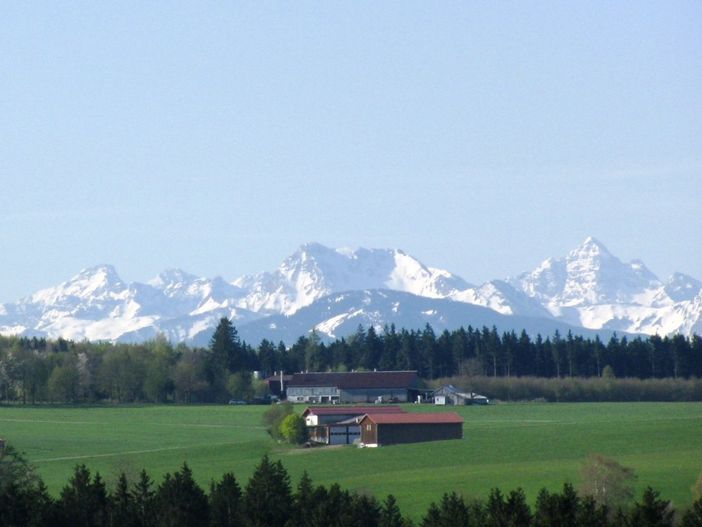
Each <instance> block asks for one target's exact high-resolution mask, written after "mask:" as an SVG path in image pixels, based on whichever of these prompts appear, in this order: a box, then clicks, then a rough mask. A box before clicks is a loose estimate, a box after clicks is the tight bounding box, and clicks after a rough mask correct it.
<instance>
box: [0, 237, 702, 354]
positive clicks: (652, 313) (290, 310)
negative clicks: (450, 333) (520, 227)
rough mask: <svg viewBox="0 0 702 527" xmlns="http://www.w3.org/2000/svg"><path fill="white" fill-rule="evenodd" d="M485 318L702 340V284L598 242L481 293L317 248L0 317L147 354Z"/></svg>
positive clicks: (436, 275)
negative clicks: (230, 273) (229, 327)
mask: <svg viewBox="0 0 702 527" xmlns="http://www.w3.org/2000/svg"><path fill="white" fill-rule="evenodd" d="M391 298H392V301H391V300H390V299H391ZM345 299H353V301H347V300H345ZM402 299H404V300H402ZM341 304H344V306H346V307H345V308H344V309H343V310H341V311H340V310H339V309H340V306H341ZM403 306H414V307H411V308H409V309H405V308H403ZM478 307H480V308H481V309H483V311H480V309H477V308H478ZM484 308H488V309H487V310H485V309H484ZM481 312H482V313H484V312H488V313H489V314H490V316H491V317H494V316H496V315H498V314H499V315H501V316H506V317H508V318H509V317H512V320H514V321H519V324H522V325H525V324H527V323H528V320H531V321H536V320H538V321H541V322H540V323H542V324H543V323H544V321H546V322H547V323H548V324H551V326H549V327H552V324H553V323H567V324H570V325H572V326H576V327H583V328H589V329H592V330H603V331H608V330H610V331H618V332H630V333H647V334H655V333H658V334H662V335H663V334H670V333H676V332H680V333H684V334H688V335H689V334H692V333H700V332H702V283H701V282H699V281H698V280H696V279H694V278H692V277H690V276H687V275H684V274H682V273H675V274H674V275H672V276H671V277H670V278H669V279H668V280H666V282H665V283H662V282H661V281H659V280H658V278H656V276H655V275H654V274H653V273H651V271H649V270H648V269H647V268H646V266H645V265H644V264H643V263H642V262H641V261H639V260H633V261H631V262H629V263H624V262H622V261H621V260H619V259H618V258H617V257H616V256H614V255H612V253H610V252H609V250H608V249H607V248H606V247H605V246H604V245H603V244H602V243H601V242H599V241H598V240H596V239H595V238H592V237H588V238H587V239H586V240H585V241H584V242H583V243H582V244H580V245H579V246H578V247H576V248H575V249H573V250H572V251H570V252H568V253H567V254H566V255H565V256H564V257H561V258H548V259H546V260H544V261H543V262H542V263H541V264H540V265H539V266H537V267H536V268H535V269H534V270H533V271H531V272H527V273H523V274H521V275H519V276H517V277H516V278H512V279H507V280H491V281H489V282H486V283H484V284H482V285H480V286H473V285H471V284H469V283H467V282H466V281H464V280H463V279H461V278H460V277H458V276H456V275H454V274H452V273H450V272H448V271H446V270H443V269H438V268H435V267H430V266H427V265H425V264H424V263H422V262H421V261H419V260H418V259H416V258H414V257H413V256H411V255H409V254H407V253H405V252H403V251H401V250H398V249H331V248H328V247H325V246H324V245H321V244H319V243H307V244H304V245H302V246H300V247H299V248H298V249H297V250H296V251H295V252H294V253H293V254H291V255H290V256H288V257H287V258H285V259H284V260H283V262H282V263H281V264H280V265H279V266H278V268H277V269H276V270H274V271H272V272H263V273H260V274H257V275H250V276H242V277H241V278H238V279H237V280H234V281H233V282H231V283H230V282H227V281H226V280H224V279H222V278H220V277H215V278H212V279H209V278H201V277H198V276H195V275H193V274H190V273H187V272H185V271H183V270H180V269H169V270H166V271H164V272H162V273H160V274H159V275H158V276H157V277H155V278H154V279H152V280H150V281H149V282H148V283H138V282H135V283H131V284H126V283H124V282H123V281H122V280H121V278H120V277H119V276H118V275H117V272H116V271H115V269H114V268H113V267H112V266H110V265H99V266H95V267H91V268H88V269H84V270H82V271H81V272H80V273H78V274H77V275H76V276H74V277H72V278H71V279H70V280H67V281H65V282H63V283H61V284H59V285H57V286H55V287H52V288H48V289H44V290H42V291H39V292H37V293H35V294H34V295H32V296H30V297H27V298H24V299H22V300H20V301H18V302H15V303H11V304H4V305H0V334H20V335H47V336H49V337H53V338H56V337H59V336H61V337H64V338H70V339H74V340H80V339H83V338H87V339H91V340H103V339H104V340H113V341H116V340H121V341H130V342H137V341H140V340H144V339H148V338H154V337H155V336H156V335H158V334H160V333H162V334H165V335H167V336H168V338H170V339H172V340H174V341H182V340H189V341H191V342H199V340H198V339H200V338H204V339H205V341H206V339H207V338H208V337H207V335H209V334H210V333H211V331H212V329H213V328H214V326H216V324H217V322H218V320H219V318H220V317H223V316H226V317H228V318H230V319H232V320H236V321H237V322H236V323H237V325H238V326H239V327H241V328H243V327H245V326H246V325H247V324H254V325H256V327H258V328H259V329H260V334H264V333H265V331H267V330H266V328H268V329H270V328H272V327H273V326H274V325H277V326H278V327H279V328H282V327H283V326H287V327H289V328H290V331H293V332H296V331H299V332H300V333H298V334H297V335H298V336H299V334H302V333H304V332H305V331H307V330H309V329H311V328H313V327H318V328H319V329H320V330H324V332H326V333H327V334H329V335H337V336H339V335H342V333H341V332H343V331H345V330H346V328H349V327H353V329H355V327H356V326H357V325H358V324H359V323H363V324H373V325H374V326H377V327H382V326H383V325H384V324H385V323H387V322H391V323H395V324H396V326H397V327H407V328H416V325H417V324H421V325H424V324H425V323H427V322H430V323H432V324H436V325H437V327H451V325H452V324H453V325H461V324H470V323H474V322H475V320H473V318H471V317H477V316H478V314H479V313H481ZM452 313H453V315H452ZM481 316H482V315H481ZM467 317H468V318H467ZM257 319H261V320H257ZM527 319H528V320H527ZM476 320H477V319H476ZM485 320H487V319H485ZM490 320H492V319H490ZM544 327H545V326H544ZM203 342H204V341H203Z"/></svg>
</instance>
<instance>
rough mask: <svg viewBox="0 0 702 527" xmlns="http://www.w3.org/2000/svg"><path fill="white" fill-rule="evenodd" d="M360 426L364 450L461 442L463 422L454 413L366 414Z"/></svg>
mask: <svg viewBox="0 0 702 527" xmlns="http://www.w3.org/2000/svg"><path fill="white" fill-rule="evenodd" d="M360 425H361V444H362V445H364V446H380V445H393V444H398V443H419V442H423V441H440V440H444V439H462V438H463V418H462V417H461V416H460V415H458V414H457V413H455V412H441V413H405V414H376V415H373V414H367V415H365V416H363V418H362V419H361V420H360Z"/></svg>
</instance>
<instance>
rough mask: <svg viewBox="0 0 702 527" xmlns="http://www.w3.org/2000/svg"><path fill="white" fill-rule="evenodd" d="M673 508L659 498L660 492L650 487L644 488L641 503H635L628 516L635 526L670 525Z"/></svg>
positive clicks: (667, 526)
mask: <svg viewBox="0 0 702 527" xmlns="http://www.w3.org/2000/svg"><path fill="white" fill-rule="evenodd" d="M673 514H674V512H673V509H672V508H671V507H670V502H669V501H666V500H662V499H660V493H659V492H658V491H655V490H653V489H652V488H651V487H646V490H644V493H643V498H642V500H641V503H638V502H637V503H635V504H634V508H633V509H632V510H631V514H630V516H629V518H630V523H631V525H636V526H637V527H672V525H673Z"/></svg>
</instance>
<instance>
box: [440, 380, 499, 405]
mask: <svg viewBox="0 0 702 527" xmlns="http://www.w3.org/2000/svg"><path fill="white" fill-rule="evenodd" d="M489 402H490V401H489V399H488V398H487V397H485V396H484V395H478V394H477V393H475V392H468V393H466V392H461V391H459V390H458V388H456V387H455V386H454V385H453V384H447V385H445V386H442V387H441V388H439V389H438V390H435V391H434V404H436V405H440V406H443V405H447V404H455V405H464V404H488V403H489Z"/></svg>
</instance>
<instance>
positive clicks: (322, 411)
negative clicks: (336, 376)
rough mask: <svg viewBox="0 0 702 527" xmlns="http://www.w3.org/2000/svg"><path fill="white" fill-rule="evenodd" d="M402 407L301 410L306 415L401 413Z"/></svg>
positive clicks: (323, 407)
mask: <svg viewBox="0 0 702 527" xmlns="http://www.w3.org/2000/svg"><path fill="white" fill-rule="evenodd" d="M402 413H405V410H404V408H401V407H399V406H309V407H307V408H305V411H304V412H302V416H303V417H305V416H307V415H310V414H312V415H364V414H373V415H376V414H402Z"/></svg>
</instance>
